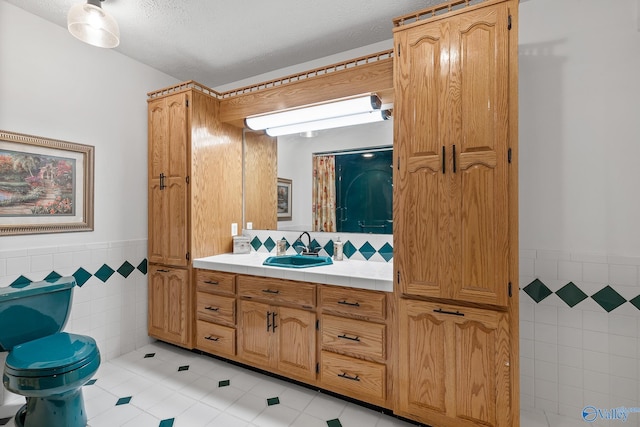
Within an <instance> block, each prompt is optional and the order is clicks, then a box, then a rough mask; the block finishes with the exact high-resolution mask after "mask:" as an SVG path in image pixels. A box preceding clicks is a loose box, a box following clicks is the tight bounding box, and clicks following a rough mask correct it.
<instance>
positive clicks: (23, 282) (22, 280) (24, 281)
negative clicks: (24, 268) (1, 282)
mask: <svg viewBox="0 0 640 427" xmlns="http://www.w3.org/2000/svg"><path fill="white" fill-rule="evenodd" d="M29 283H31V279H29V278H28V277H25V276H20V277H18V278H17V279H16V280H14V281H13V282H11V284H10V285H9V287H11V288H24V287H25V286H27V285H28V284H29Z"/></svg>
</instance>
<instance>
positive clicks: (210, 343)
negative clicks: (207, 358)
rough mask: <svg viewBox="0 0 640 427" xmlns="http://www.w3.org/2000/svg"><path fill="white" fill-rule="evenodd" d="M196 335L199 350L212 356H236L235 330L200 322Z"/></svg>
mask: <svg viewBox="0 0 640 427" xmlns="http://www.w3.org/2000/svg"><path fill="white" fill-rule="evenodd" d="M196 334H197V335H196V347H197V348H198V349H199V350H202V351H206V352H208V353H212V354H224V355H229V356H235V354H236V330H235V329H233V328H228V327H226V326H221V325H217V324H215V323H209V322H205V321H204V320H198V322H197V325H196Z"/></svg>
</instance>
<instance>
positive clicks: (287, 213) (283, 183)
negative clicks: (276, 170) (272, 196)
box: [277, 178, 293, 221]
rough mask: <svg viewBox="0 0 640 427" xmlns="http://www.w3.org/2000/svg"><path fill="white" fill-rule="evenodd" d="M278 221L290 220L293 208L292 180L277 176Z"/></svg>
mask: <svg viewBox="0 0 640 427" xmlns="http://www.w3.org/2000/svg"><path fill="white" fill-rule="evenodd" d="M277 194H278V221H291V218H292V215H291V210H292V209H293V204H292V198H293V181H292V180H290V179H286V178H278V185H277Z"/></svg>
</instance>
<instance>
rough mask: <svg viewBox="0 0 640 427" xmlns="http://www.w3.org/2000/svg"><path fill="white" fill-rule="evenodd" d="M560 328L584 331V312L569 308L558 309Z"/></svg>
mask: <svg viewBox="0 0 640 427" xmlns="http://www.w3.org/2000/svg"><path fill="white" fill-rule="evenodd" d="M557 313H558V326H567V327H570V328H576V329H582V310H580V309H577V308H569V307H558V310H557Z"/></svg>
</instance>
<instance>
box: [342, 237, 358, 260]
mask: <svg viewBox="0 0 640 427" xmlns="http://www.w3.org/2000/svg"><path fill="white" fill-rule="evenodd" d="M342 252H343V253H344V254H345V255H346V257H347V258H351V257H352V256H353V254H355V253H356V252H357V249H356V247H355V246H353V244H352V243H351V242H350V241H348V240H347V241H346V242H344V244H343V245H342Z"/></svg>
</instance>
